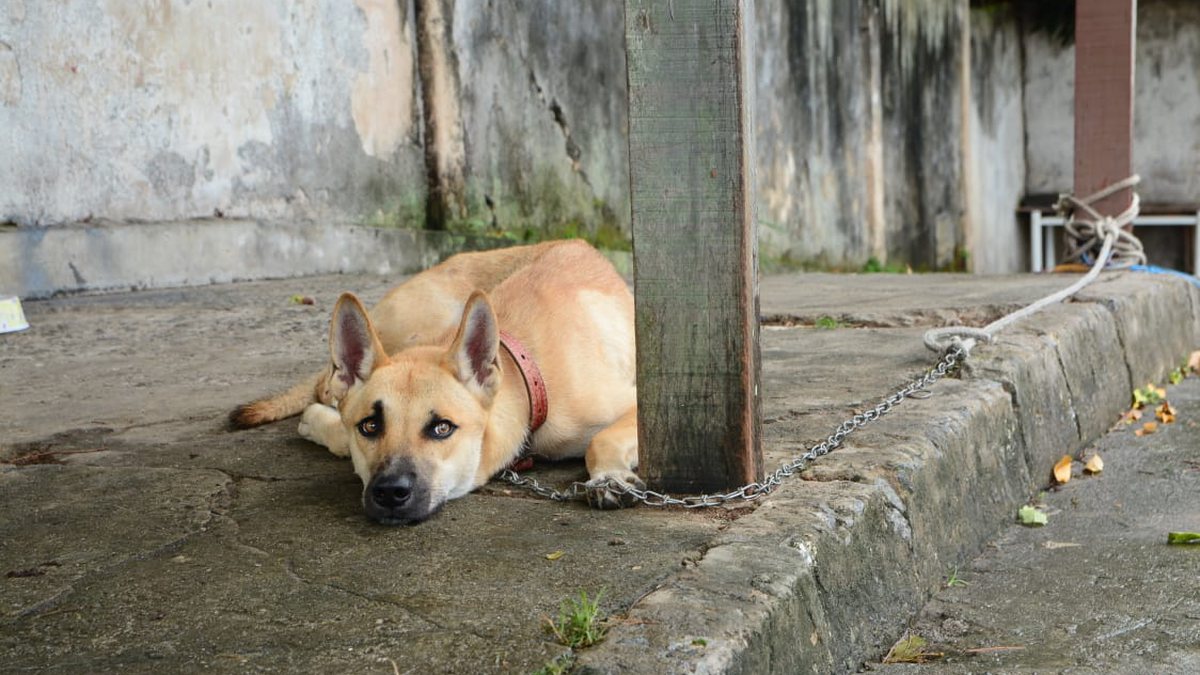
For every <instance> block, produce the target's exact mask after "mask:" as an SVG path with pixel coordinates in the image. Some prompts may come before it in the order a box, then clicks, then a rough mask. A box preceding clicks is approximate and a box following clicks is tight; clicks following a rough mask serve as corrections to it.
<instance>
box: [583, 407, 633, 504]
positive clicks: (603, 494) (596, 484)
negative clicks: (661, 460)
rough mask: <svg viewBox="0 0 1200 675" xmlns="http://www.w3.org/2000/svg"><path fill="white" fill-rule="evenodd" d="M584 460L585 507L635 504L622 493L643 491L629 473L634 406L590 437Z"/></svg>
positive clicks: (631, 465)
mask: <svg viewBox="0 0 1200 675" xmlns="http://www.w3.org/2000/svg"><path fill="white" fill-rule="evenodd" d="M584 460H585V462H586V463H587V470H588V482H587V498H588V503H589V504H591V505H592V506H593V507H594V508H598V509H619V508H622V507H625V506H632V505H633V504H634V503H636V500H634V499H633V498H632V497H631V496H630V495H629V494H627V493H623V490H624V489H625V488H628V487H636V488H638V489H645V487H646V484H645V483H643V482H642V479H640V478H638V477H637V474H635V473H634V472H633V471H634V469H636V468H637V406H633V407H631V408H630V409H629V410H628V411H626V412H625V414H624V415H621V416H620V417H619V418H617V421H616V422H613V423H612V424H610V425H608V426H607V427H605V428H604V429H601V430H600V432H599V433H597V434H596V435H595V436H594V437H592V442H591V444H590V445H588V449H587V454H586V455H585V456H584Z"/></svg>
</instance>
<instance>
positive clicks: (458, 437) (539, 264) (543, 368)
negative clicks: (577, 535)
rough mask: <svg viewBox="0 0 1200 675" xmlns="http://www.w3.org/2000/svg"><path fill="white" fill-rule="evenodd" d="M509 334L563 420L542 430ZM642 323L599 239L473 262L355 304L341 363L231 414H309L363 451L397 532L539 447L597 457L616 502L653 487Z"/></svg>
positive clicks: (593, 485) (378, 513) (337, 440)
mask: <svg viewBox="0 0 1200 675" xmlns="http://www.w3.org/2000/svg"><path fill="white" fill-rule="evenodd" d="M484 291H487V292H486V293H485V292H484ZM501 330H503V331H505V332H506V333H508V334H510V335H511V337H507V336H506V340H510V341H515V342H516V345H517V347H516V349H517V352H516V353H519V350H520V347H521V346H523V347H524V350H525V351H526V352H527V353H528V355H530V356H532V359H533V360H534V361H536V363H537V366H538V369H539V370H540V372H541V375H542V377H543V379H544V383H545V390H546V391H547V393H548V400H549V406H548V415H547V416H546V417H545V423H544V424H543V425H541V426H540V427H539V428H537V429H536V431H534V432H533V433H532V434H530V427H531V422H533V421H534V419H535V418H536V416H535V415H534V414H533V413H534V410H533V406H534V403H535V396H534V395H533V394H532V393H531V390H530V389H527V384H526V378H525V376H524V373H523V372H522V370H521V368H520V367H518V365H517V361H516V358H517V357H516V356H514V355H513V353H514V352H510V350H511V349H514V348H513V347H511V346H506V347H505V348H503V349H502V348H501V344H500V334H501ZM633 330H634V329H633V298H632V296H631V295H630V293H629V289H628V287H627V286H626V285H625V282H624V280H623V279H621V277H620V276H619V275H618V274H617V273H616V270H614V269H613V267H612V265H611V264H609V262H608V261H607V260H605V259H604V257H603V256H601V255H600V254H599V253H597V252H596V251H595V250H594V249H593V248H591V247H590V246H588V245H587V244H585V243H582V242H577V241H568V242H552V243H545V244H539V245H536V246H527V247H520V248H513V249H503V250H499V251H489V252H483V253H466V254H460V255H457V256H454V257H452V258H450V259H449V260H447V261H446V262H444V263H442V264H440V265H437V266H436V267H433V268H431V269H429V270H427V271H425V272H422V273H421V274H418V275H417V276H415V277H413V278H412V279H410V280H409V281H407V282H405V283H404V284H401V285H400V286H398V287H396V288H395V289H393V290H392V291H390V292H389V293H388V294H387V295H386V296H385V297H384V298H383V300H382V301H381V302H380V303H379V305H378V306H376V307H375V309H374V310H373V311H372V312H371V314H370V316H368V314H367V312H366V310H365V309H364V308H363V305H362V303H361V302H359V300H358V298H356V297H355V296H354V295H352V294H349V293H346V294H344V295H342V297H341V298H340V299H339V300H338V303H337V306H336V307H335V308H334V310H333V319H332V322H331V325H330V332H329V343H330V344H329V346H330V356H331V360H332V364H331V366H330V367H329V368H327V369H326V370H325V371H324V372H323V373H322V374H321V375H318V376H316V377H314V378H312V379H310V380H309V381H306V382H304V383H302V384H300V385H297V386H296V387H293V388H292V389H291V390H290V391H288V392H286V393H284V394H281V395H279V396H276V397H273V398H269V399H263V400H261V401H256V402H254V403H249V404H246V405H244V406H241V407H239V408H238V409H237V410H234V411H233V413H232V414H231V415H230V420H231V421H232V423H233V424H234V425H235V426H237V427H249V426H256V425H258V424H263V423H266V422H271V421H274V420H277V419H282V418H284V417H288V416H290V415H295V414H297V413H299V412H301V410H303V417H302V418H301V422H300V434H301V435H302V436H304V437H305V438H308V439H310V440H312V441H314V442H316V443H319V444H321V445H324V446H325V447H327V448H329V450H330V451H331V452H333V453H334V454H336V455H339V456H346V455H349V456H350V458H351V459H352V460H353V462H354V470H355V472H357V473H358V475H359V477H360V478H362V481H363V485H364V488H363V496H362V501H363V507H364V509H365V510H366V513H367V515H368V516H370V517H371V518H374V519H375V520H378V521H379V522H382V523H388V524H396V523H416V522H420V521H422V520H424V519H426V518H428V517H429V516H431V515H433V514H434V513H435V512H436V511H437V510H438V509H439V508H440V507H441V506H442V505H443V504H444V503H445V502H446V501H447V500H449V499H454V498H456V497H461V496H463V495H465V494H467V493H468V492H470V491H471V490H474V489H475V488H477V487H479V486H480V485H483V484H484V483H485V482H487V480H488V479H489V478H491V477H492V476H493V475H495V474H496V473H498V472H499V471H501V470H502V469H504V468H505V467H507V466H508V465H509V464H510V463H511V462H512V461H513V460H515V459H516V458H518V457H519V456H520V455H521V453H522V452H523V450H524V449H525V448H528V449H529V450H530V451H531V452H533V453H535V454H537V455H540V456H543V457H547V458H550V459H562V458H567V457H579V456H583V457H584V458H585V460H586V464H587V469H588V476H589V481H588V483H587V485H588V493H589V495H588V496H589V501H591V502H592V504H593V505H595V506H599V507H602V508H614V507H618V506H621V505H622V498H621V496H620V495H619V491H614V490H613V488H614V487H618V488H619V487H621V486H624V485H630V484H632V485H636V486H638V487H641V486H642V482H641V481H640V480H639V479H638V478H637V476H636V475H635V474H634V473H633V471H634V469H635V468H636V464H637V408H636V388H635V371H634V332H633ZM507 344H508V343H507V342H506V345H507Z"/></svg>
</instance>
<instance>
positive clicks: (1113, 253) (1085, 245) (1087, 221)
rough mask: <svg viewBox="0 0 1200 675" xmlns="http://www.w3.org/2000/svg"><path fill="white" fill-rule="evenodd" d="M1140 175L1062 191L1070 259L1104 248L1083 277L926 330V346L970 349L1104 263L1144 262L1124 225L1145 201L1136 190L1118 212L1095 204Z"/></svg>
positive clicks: (1074, 287) (1092, 276)
mask: <svg viewBox="0 0 1200 675" xmlns="http://www.w3.org/2000/svg"><path fill="white" fill-rule="evenodd" d="M1141 180H1142V179H1141V177H1139V176H1138V175H1136V174H1134V175H1132V176H1130V177H1129V178H1126V179H1125V180H1122V181H1118V182H1116V183H1113V184H1112V185H1110V186H1108V187H1106V188H1104V189H1103V190H1100V191H1099V192H1096V193H1095V194H1091V195H1088V196H1087V197H1084V198H1082V199H1080V198H1078V197H1075V196H1074V195H1069V194H1063V195H1060V196H1059V198H1058V203H1057V204H1055V209H1056V210H1058V211H1059V213H1060V214H1063V215H1064V217H1065V218H1066V224H1065V227H1066V230H1067V232H1068V233H1069V234H1070V235H1071V236H1072V238H1073V239H1074V241H1073V242H1072V244H1071V248H1070V251H1069V252H1068V254H1067V258H1066V259H1067V260H1080V261H1087V260H1088V259H1089V258H1091V257H1092V251H1093V250H1094V249H1095V247H1096V245H1097V244H1099V245H1100V251H1099V253H1097V254H1095V258H1094V262H1092V268H1091V269H1090V270H1088V273H1087V274H1085V275H1084V276H1083V277H1082V278H1081V279H1079V280H1078V281H1076V282H1075V283H1073V284H1071V285H1070V286H1068V287H1066V288H1064V289H1062V290H1061V291H1058V292H1057V293H1052V294H1050V295H1047V296H1046V297H1044V298H1042V299H1040V300H1038V301H1037V302H1034V303H1033V304H1031V305H1028V306H1026V307H1023V308H1021V309H1019V310H1017V311H1015V312H1012V313H1010V314H1006V315H1004V316H1002V317H1000V318H999V319H997V320H995V321H993V322H991V323H989V324H988V325H986V326H984V327H983V328H971V327H969V326H948V327H945V328H933V329H931V330H928V331H926V332H925V346H926V347H927V348H929V349H930V350H931V351H934V352H937V353H939V354H944V353H946V352H948V351H950V350H951V349H956V348H957V349H961V350H962V351H963V352H964V353H965V354H967V355H969V354H970V353H971V349H973V348H974V347H975V345H976V344H978V343H980V342H982V343H985V344H988V343H991V342H992V341H993V340H994V339H995V336H996V333H999V332H1000V331H1001V330H1003V329H1004V328H1006V327H1007V326H1009V325H1011V324H1013V323H1015V322H1017V321H1020V320H1021V319H1024V318H1026V317H1028V316H1030V315H1032V314H1036V313H1037V312H1039V311H1041V310H1042V309H1044V308H1045V307H1046V306H1047V305H1052V304H1055V303H1057V302H1062V301H1063V300H1066V299H1067V298H1069V297H1071V296H1073V295H1075V294H1076V293H1078V292H1079V291H1081V290H1083V288H1084V287H1086V286H1087V285H1088V284H1090V283H1092V282H1093V281H1095V280H1096V277H1098V276H1100V272H1102V271H1103V270H1104V269H1105V268H1106V267H1108V268H1109V269H1127V268H1129V267H1132V266H1134V265H1144V264H1145V262H1146V254H1145V252H1144V251H1143V250H1142V242H1141V241H1139V240H1138V238H1137V237H1135V236H1133V234H1132V233H1130V232H1127V231H1126V230H1125V229H1124V227H1125V226H1126V225H1128V224H1130V223H1132V222H1133V220H1134V218H1137V215H1138V209H1139V205H1140V203H1141V201H1140V200H1139V199H1138V195H1137V192H1134V193H1133V198H1132V199H1130V200H1129V207H1128V208H1126V209H1125V210H1124V211H1122V212H1121V213H1119V214H1117V215H1116V216H1105V215H1103V214H1101V213H1100V212H1098V211H1097V210H1096V209H1095V208H1094V206H1093V204H1095V203H1096V202H1098V201H1100V200H1101V199H1104V198H1105V197H1108V196H1110V195H1112V194H1115V193H1117V192H1120V191H1121V190H1125V189H1132V188H1133V187H1134V186H1135V185H1137V184H1138V183H1140V182H1141Z"/></svg>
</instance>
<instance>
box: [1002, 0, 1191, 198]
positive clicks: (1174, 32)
mask: <svg viewBox="0 0 1200 675" xmlns="http://www.w3.org/2000/svg"><path fill="white" fill-rule="evenodd" d="M1025 45H1026V46H1025V49H1026V59H1025V63H1026V66H1025V68H1026V73H1025V79H1026V91H1025V117H1026V120H1027V128H1028V134H1029V135H1028V145H1027V148H1028V166H1029V172H1028V175H1027V177H1026V190H1027V191H1028V193H1029V194H1056V193H1058V192H1066V191H1069V190H1070V189H1071V187H1072V183H1073V181H1074V152H1073V148H1074V141H1073V134H1074V126H1073V118H1072V114H1073V111H1074V106H1075V96H1074V85H1075V48H1074V44H1065V45H1064V44H1062V43H1061V42H1060V41H1058V40H1056V39H1054V38H1053V37H1052V36H1050V35H1047V34H1046V33H1044V32H1030V33H1028V34H1027V35H1026V36H1025ZM1136 59H1137V61H1136V70H1135V72H1134V93H1135V101H1134V141H1133V142H1134V147H1133V165H1134V171H1135V172H1137V173H1139V174H1140V175H1141V176H1142V180H1143V182H1142V184H1141V185H1140V186H1138V192H1139V193H1141V197H1142V201H1143V202H1144V203H1155V202H1157V203H1162V204H1178V205H1183V206H1187V207H1190V208H1195V206H1196V204H1197V203H1198V202H1200V3H1197V2H1191V1H1187V0H1141V2H1139V3H1138V15H1137V47H1136Z"/></svg>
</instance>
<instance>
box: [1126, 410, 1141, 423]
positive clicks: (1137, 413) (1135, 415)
mask: <svg viewBox="0 0 1200 675" xmlns="http://www.w3.org/2000/svg"><path fill="white" fill-rule="evenodd" d="M1140 419H1142V411H1141V410H1138V409H1137V408H1130V409H1129V410H1126V411H1125V414H1124V415H1121V421H1122V422H1124V423H1125V424H1133V423H1134V422H1136V421H1138V420H1140Z"/></svg>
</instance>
